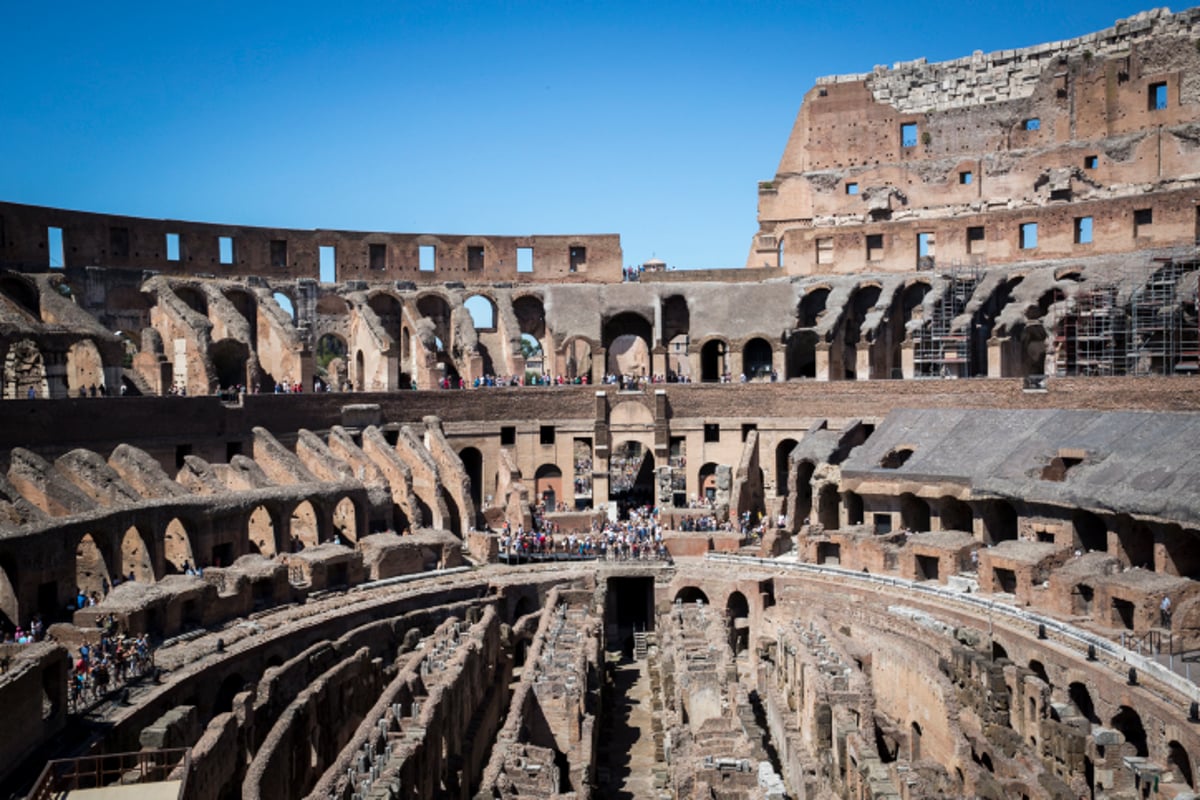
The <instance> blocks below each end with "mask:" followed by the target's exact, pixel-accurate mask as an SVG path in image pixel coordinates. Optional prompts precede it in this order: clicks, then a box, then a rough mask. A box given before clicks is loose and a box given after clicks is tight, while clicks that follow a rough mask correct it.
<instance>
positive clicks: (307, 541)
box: [288, 500, 321, 553]
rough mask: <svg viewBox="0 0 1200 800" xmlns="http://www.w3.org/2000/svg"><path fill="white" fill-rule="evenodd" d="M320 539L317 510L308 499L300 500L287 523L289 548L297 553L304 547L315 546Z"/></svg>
mask: <svg viewBox="0 0 1200 800" xmlns="http://www.w3.org/2000/svg"><path fill="white" fill-rule="evenodd" d="M320 541H321V528H320V523H319V522H318V520H317V512H316V510H315V509H314V508H313V504H312V503H311V502H309V501H308V500H301V501H300V502H299V503H298V504H297V505H296V507H295V508H294V509H292V517H291V521H290V524H289V525H288V542H289V544H290V546H289V548H288V549H289V550H291V552H293V553H297V552H299V551H301V550H303V549H304V548H306V547H316V546H317V545H318V544H319V543H320Z"/></svg>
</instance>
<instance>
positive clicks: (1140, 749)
mask: <svg viewBox="0 0 1200 800" xmlns="http://www.w3.org/2000/svg"><path fill="white" fill-rule="evenodd" d="M1109 727H1110V728H1116V729H1117V730H1119V731H1120V732H1121V735H1122V736H1124V737H1125V741H1126V742H1127V743H1128V744H1131V745H1133V749H1134V750H1136V751H1137V752H1136V754H1135V755H1138V756H1140V757H1142V758H1146V757H1148V756H1149V755H1150V749H1149V748H1148V747H1147V746H1146V728H1145V727H1144V726H1143V725H1142V715H1141V714H1139V713H1138V712H1136V711H1134V710H1133V709H1132V708H1130V707H1129V706H1121V707H1120V708H1119V709H1117V713H1116V714H1114V715H1113V718H1112V721H1111V722H1110V723H1109Z"/></svg>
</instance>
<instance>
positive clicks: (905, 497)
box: [900, 492, 930, 533]
mask: <svg viewBox="0 0 1200 800" xmlns="http://www.w3.org/2000/svg"><path fill="white" fill-rule="evenodd" d="M900 525H901V527H903V528H904V529H906V530H909V531H912V532H913V533H923V532H925V531H928V530H929V528H930V525H929V503H927V502H925V500H924V499H923V498H920V497H917V496H916V495H915V494H912V493H910V492H905V493H904V494H902V495H900Z"/></svg>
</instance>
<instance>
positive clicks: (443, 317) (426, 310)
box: [416, 292, 453, 351]
mask: <svg viewBox="0 0 1200 800" xmlns="http://www.w3.org/2000/svg"><path fill="white" fill-rule="evenodd" d="M416 305H417V313H418V314H420V315H421V316H422V317H424V318H425V319H427V320H429V321H430V322H432V323H433V334H434V336H435V337H437V339H438V340H439V341H441V343H442V349H443V350H447V351H448V350H449V349H450V348H451V346H452V345H453V342H452V341H451V338H450V334H451V330H452V325H451V317H452V314H453V308H452V306H451V304H450V301H449V300H448V299H447V298H446V297H444V296H443V295H441V294H439V293H437V292H424V293H423V294H421V295H418V297H417V303H416Z"/></svg>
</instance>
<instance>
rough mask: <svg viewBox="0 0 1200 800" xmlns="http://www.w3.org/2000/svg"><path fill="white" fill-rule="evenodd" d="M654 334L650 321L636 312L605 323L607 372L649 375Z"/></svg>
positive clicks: (604, 343) (620, 315) (603, 342)
mask: <svg viewBox="0 0 1200 800" xmlns="http://www.w3.org/2000/svg"><path fill="white" fill-rule="evenodd" d="M652 332H653V329H652V326H651V324H650V321H649V320H647V319H646V318H645V317H644V316H642V315H641V314H639V313H637V312H635V311H623V312H621V313H620V314H617V315H615V316H613V317H611V318H610V319H608V320H606V321H605V322H604V326H603V332H602V336H601V345H602V346H603V347H604V348H605V350H606V352H607V353H608V362H607V363H606V364H605V369H606V370H607V371H608V372H610V373H612V374H614V375H649V374H650V348H651V347H652V346H653V341H652Z"/></svg>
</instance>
